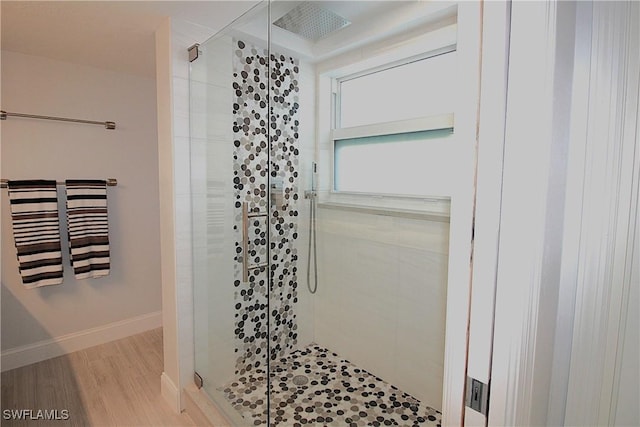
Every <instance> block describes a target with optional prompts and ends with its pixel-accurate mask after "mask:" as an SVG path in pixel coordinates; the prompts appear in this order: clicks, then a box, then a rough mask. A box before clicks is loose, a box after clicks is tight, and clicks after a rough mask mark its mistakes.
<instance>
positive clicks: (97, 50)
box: [0, 0, 256, 78]
mask: <svg viewBox="0 0 640 427" xmlns="http://www.w3.org/2000/svg"><path fill="white" fill-rule="evenodd" d="M255 3H256V2H255V1H6V0H3V1H1V2H0V7H1V8H2V9H1V16H2V33H1V37H2V39H1V41H2V49H3V50H5V49H6V50H10V51H13V52H20V53H25V54H29V55H37V56H44V57H48V58H52V59H57V60H62V61H68V62H73V63H78V64H83V65H89V66H93V67H98V68H104V69H108V70H113V71H118V72H124V73H130V74H135V75H139V76H145V77H150V78H154V76H155V41H154V33H155V30H156V28H157V27H158V25H159V24H160V23H161V22H162V20H163V19H164V18H165V17H167V16H172V17H173V18H177V19H185V20H189V21H192V22H195V23H198V24H200V25H204V26H206V27H209V28H210V29H211V31H212V34H213V32H215V31H217V30H218V29H220V28H222V27H223V26H224V25H226V24H227V23H229V22H230V21H231V20H233V19H234V18H235V17H237V16H238V15H240V14H241V13H243V12H244V11H246V10H247V9H249V8H250V7H251V6H252V5H253V4H255Z"/></svg>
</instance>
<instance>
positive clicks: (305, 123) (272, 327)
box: [190, 1, 461, 426]
mask: <svg viewBox="0 0 640 427" xmlns="http://www.w3.org/2000/svg"><path fill="white" fill-rule="evenodd" d="M456 37H457V7H456V6H455V5H453V4H446V3H442V4H436V3H431V2H412V1H407V2H404V1H403V2H397V1H376V2H361V1H331V2H323V1H306V2H300V1H270V2H263V3H260V4H258V5H257V6H255V7H254V8H253V9H251V10H250V11H248V12H247V13H246V14H244V15H243V16H241V17H239V18H238V19H237V20H236V21H234V22H233V23H232V24H230V25H229V26H228V27H227V28H225V29H224V30H222V31H220V32H219V33H218V34H215V35H213V36H212V37H211V38H210V39H209V40H206V41H204V42H202V43H201V44H200V45H199V46H198V47H197V51H198V52H197V53H198V55H197V59H195V60H194V61H193V62H191V70H190V99H191V101H190V102H191V105H190V121H191V143H190V144H191V171H192V172H191V174H192V176H191V191H192V212H193V218H192V220H193V257H194V258H193V265H194V271H193V273H194V313H195V314H194V316H195V325H194V330H195V343H196V344H195V346H196V347H195V367H196V372H197V375H198V376H199V377H200V378H201V380H202V388H203V389H204V391H205V392H206V394H207V395H208V397H209V398H210V399H211V400H212V401H213V403H214V404H215V405H216V406H217V408H218V409H219V410H220V411H221V412H222V413H223V414H224V415H225V417H226V418H227V419H228V420H229V422H230V423H231V424H232V425H237V426H254V425H269V426H298V425H307V424H310V425H335V426H360V425H399V426H421V425H439V424H440V423H441V418H442V413H441V411H442V404H443V401H442V399H443V398H442V396H443V381H444V380H443V378H444V367H445V327H446V325H445V315H446V307H447V283H448V277H447V276H448V259H449V233H450V230H449V228H450V223H449V217H450V216H449V213H450V200H451V192H452V191H454V190H453V184H452V183H453V182H455V174H456V173H458V171H457V166H456V156H457V155H458V154H459V147H460V144H461V142H460V141H459V135H458V134H457V132H456V128H455V127H454V124H455V126H457V122H454V117H455V114H456V111H457V110H458V108H459V105H458V103H459V102H458V100H459V97H458V96H457V95H456V90H457V87H458V86H459V82H458V81H457V79H459V73H458V69H457V38H456ZM194 49H196V48H194ZM194 56H195V55H194Z"/></svg>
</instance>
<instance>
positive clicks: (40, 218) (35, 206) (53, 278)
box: [8, 180, 62, 288]
mask: <svg viewBox="0 0 640 427" xmlns="http://www.w3.org/2000/svg"><path fill="white" fill-rule="evenodd" d="M8 187H9V202H10V204H11V221H12V223H13V236H14V240H15V244H16V251H17V253H18V267H19V269H20V275H21V276H22V283H23V284H24V286H25V287H27V288H35V287H38V286H47V285H59V284H60V283H62V253H61V250H60V223H59V221H58V194H57V186H56V181H48V180H30V181H9V183H8Z"/></svg>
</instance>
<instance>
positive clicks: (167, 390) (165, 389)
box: [160, 372, 182, 414]
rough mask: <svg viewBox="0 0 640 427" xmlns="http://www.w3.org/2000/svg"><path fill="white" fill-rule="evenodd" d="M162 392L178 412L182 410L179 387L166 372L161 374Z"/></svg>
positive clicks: (172, 407)
mask: <svg viewBox="0 0 640 427" xmlns="http://www.w3.org/2000/svg"><path fill="white" fill-rule="evenodd" d="M160 394H162V397H163V399H164V400H165V401H166V402H167V403H168V404H169V406H170V407H171V409H173V410H174V411H175V412H176V413H177V414H179V413H180V412H182V405H181V399H180V397H181V396H180V392H179V391H178V387H176V385H175V384H174V382H173V381H172V380H171V378H169V376H168V375H167V374H166V373H165V372H163V373H162V375H161V376H160Z"/></svg>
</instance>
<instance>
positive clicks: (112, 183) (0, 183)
mask: <svg viewBox="0 0 640 427" xmlns="http://www.w3.org/2000/svg"><path fill="white" fill-rule="evenodd" d="M106 181H107V185H108V186H109V187H115V186H117V185H118V180H117V179H115V178H108V179H107V180H106ZM8 183H9V180H8V179H1V180H0V188H7V185H8ZM56 184H58V185H65V183H64V181H58V182H56Z"/></svg>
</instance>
